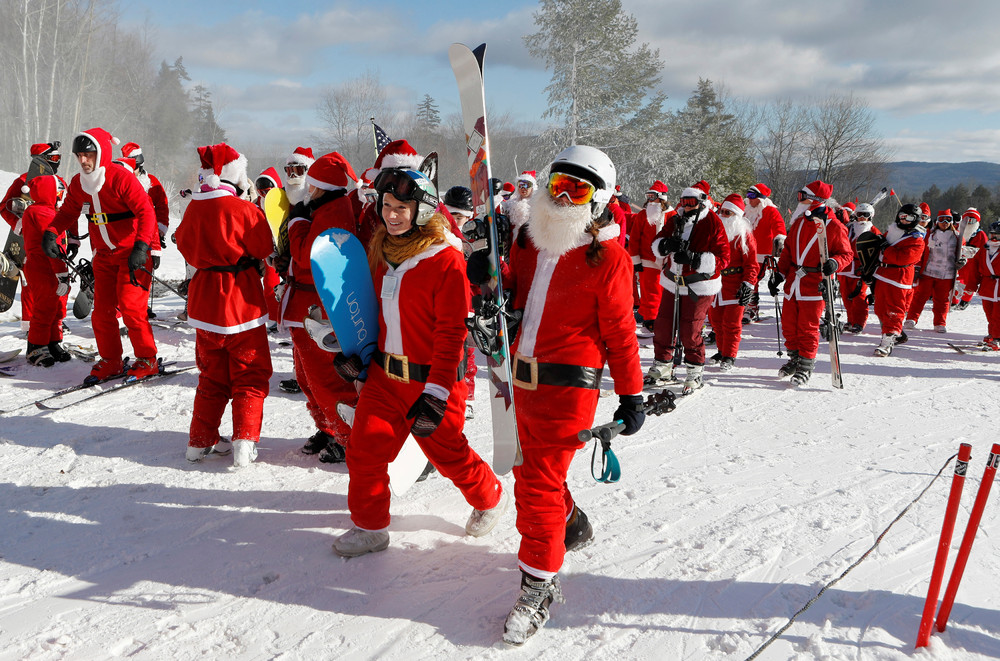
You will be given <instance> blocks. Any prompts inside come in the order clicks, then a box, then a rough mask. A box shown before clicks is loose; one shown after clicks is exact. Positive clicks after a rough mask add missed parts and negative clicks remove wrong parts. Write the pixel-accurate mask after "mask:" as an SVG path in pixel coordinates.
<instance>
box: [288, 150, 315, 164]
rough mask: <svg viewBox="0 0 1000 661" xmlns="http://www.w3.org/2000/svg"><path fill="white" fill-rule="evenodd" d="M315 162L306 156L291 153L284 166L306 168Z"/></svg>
mask: <svg viewBox="0 0 1000 661" xmlns="http://www.w3.org/2000/svg"><path fill="white" fill-rule="evenodd" d="M315 162H316V159H315V158H309V157H308V156H303V155H302V154H295V153H293V154H292V155H291V156H289V157H288V160H287V161H285V165H304V166H306V167H309V166H310V165H312V164H313V163H315Z"/></svg>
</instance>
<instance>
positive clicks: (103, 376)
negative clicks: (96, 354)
mask: <svg viewBox="0 0 1000 661" xmlns="http://www.w3.org/2000/svg"><path fill="white" fill-rule="evenodd" d="M116 376H125V363H124V362H123V361H122V359H121V358H119V359H118V360H111V359H109V358H101V359H100V360H99V361H97V363H95V364H94V366H93V367H92V368H91V370H90V374H88V375H87V377H86V378H85V379H84V380H83V382H84V383H86V384H88V385H93V384H95V383H100V382H101V381H107V380H108V379H113V378H115V377H116Z"/></svg>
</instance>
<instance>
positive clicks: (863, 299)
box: [837, 202, 882, 333]
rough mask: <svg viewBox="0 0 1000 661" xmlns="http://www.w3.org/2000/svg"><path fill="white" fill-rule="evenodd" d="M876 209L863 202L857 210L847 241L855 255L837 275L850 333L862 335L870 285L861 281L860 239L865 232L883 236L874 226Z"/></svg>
mask: <svg viewBox="0 0 1000 661" xmlns="http://www.w3.org/2000/svg"><path fill="white" fill-rule="evenodd" d="M874 215H875V207H873V206H872V205H870V204H868V203H867V202H863V203H861V204H859V205H858V206H857V208H855V210H854V213H853V214H852V215H851V222H849V223H848V224H847V239H848V240H849V241H850V242H851V253H852V254H853V255H854V257H853V260H852V261H851V263H850V265H849V266H847V268H845V269H844V270H842V271H841V272H840V273H838V274H837V277H838V279H839V280H840V295H841V298H842V299H843V300H844V308H845V309H846V310H847V325H846V326H844V330H845V331H846V332H848V333H860V332H861V331H863V330H864V329H865V325H866V324H867V323H868V284H867V283H866V282H865V281H864V280H862V279H861V261H860V259H859V257H858V237H859V236H861V235H862V234H864V233H865V232H873V233H875V234H881V233H882V232H880V231H879V229H878V228H877V227H875V226H874V225H872V217H873V216H874Z"/></svg>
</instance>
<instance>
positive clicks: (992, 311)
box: [983, 298, 1000, 339]
mask: <svg viewBox="0 0 1000 661" xmlns="http://www.w3.org/2000/svg"><path fill="white" fill-rule="evenodd" d="M983 312H985V313H986V333H987V334H988V335H989V336H990V337H992V338H994V339H1000V302H998V301H990V300H987V299H985V298H984V299H983Z"/></svg>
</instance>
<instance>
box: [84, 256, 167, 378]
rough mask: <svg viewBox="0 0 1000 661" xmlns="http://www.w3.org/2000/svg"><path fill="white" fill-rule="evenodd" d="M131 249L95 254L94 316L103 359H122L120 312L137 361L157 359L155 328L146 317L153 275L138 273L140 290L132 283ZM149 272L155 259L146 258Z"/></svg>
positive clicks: (92, 313)
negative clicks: (129, 269) (129, 266)
mask: <svg viewBox="0 0 1000 661" xmlns="http://www.w3.org/2000/svg"><path fill="white" fill-rule="evenodd" d="M130 252H131V251H130V250H117V251H115V252H113V253H112V252H108V251H105V250H98V251H97V253H96V254H95V255H94V261H93V266H94V310H93V312H91V314H90V320H91V324H92V325H93V327H94V339H95V340H97V351H98V353H100V354H101V358H106V359H109V360H121V357H122V337H121V334H120V333H119V332H118V311H119V310H121V316H122V320H123V321H124V322H125V328H127V329H128V339H129V341H130V342H131V343H132V350H133V351H134V352H135V357H136V358H155V357H156V342H155V341H154V340H153V329H152V327H150V325H149V319H148V318H147V317H146V301H147V299H148V297H149V289H150V286H151V284H152V282H153V276H151V275H150V274H149V273H146V272H145V271H136V272H135V278H136V280H137V281H138V282H139V284H140V285H141V287H136V286H135V285H133V284H132V283H131V282H130V280H129V272H128V256H129V253H130ZM146 269H148V270H149V271H150V273H151V272H152V271H153V258H152V257H151V256H150V257H147V258H146Z"/></svg>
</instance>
